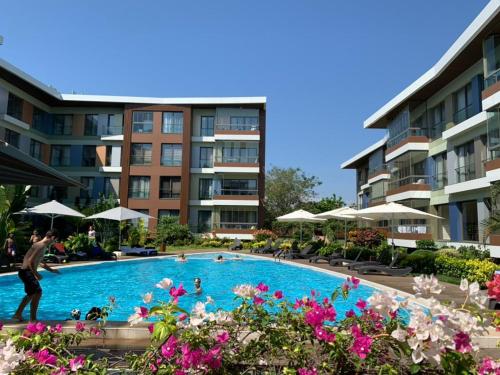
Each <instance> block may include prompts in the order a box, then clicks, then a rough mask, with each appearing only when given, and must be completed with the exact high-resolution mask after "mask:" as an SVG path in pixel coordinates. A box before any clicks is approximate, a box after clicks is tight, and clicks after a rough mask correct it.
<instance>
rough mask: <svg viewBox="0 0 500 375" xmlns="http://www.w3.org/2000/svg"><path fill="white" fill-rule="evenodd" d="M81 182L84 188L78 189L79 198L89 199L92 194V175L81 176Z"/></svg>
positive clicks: (93, 179)
mask: <svg viewBox="0 0 500 375" xmlns="http://www.w3.org/2000/svg"><path fill="white" fill-rule="evenodd" d="M80 181H81V183H82V185H83V186H84V188H82V189H80V198H82V199H87V200H88V199H91V198H92V197H93V196H94V181H95V178H94V177H82V178H81V180H80Z"/></svg>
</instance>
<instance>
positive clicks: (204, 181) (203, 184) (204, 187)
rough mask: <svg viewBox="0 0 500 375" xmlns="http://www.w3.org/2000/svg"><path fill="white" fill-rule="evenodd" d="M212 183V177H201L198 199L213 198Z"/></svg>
mask: <svg viewBox="0 0 500 375" xmlns="http://www.w3.org/2000/svg"><path fill="white" fill-rule="evenodd" d="M212 184H213V180H212V179H211V178H200V185H199V193H198V199H201V200H203V199H212Z"/></svg>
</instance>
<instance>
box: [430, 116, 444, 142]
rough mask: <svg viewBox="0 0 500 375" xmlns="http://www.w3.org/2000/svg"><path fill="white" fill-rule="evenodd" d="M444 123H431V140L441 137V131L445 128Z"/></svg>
mask: <svg viewBox="0 0 500 375" xmlns="http://www.w3.org/2000/svg"><path fill="white" fill-rule="evenodd" d="M445 126H446V123H445V122H444V121H442V122H440V123H438V124H433V125H431V128H430V129H429V135H430V138H431V139H432V140H436V139H439V138H441V137H442V135H443V132H444V131H445V130H446V128H445Z"/></svg>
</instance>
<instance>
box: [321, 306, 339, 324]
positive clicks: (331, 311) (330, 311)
mask: <svg viewBox="0 0 500 375" xmlns="http://www.w3.org/2000/svg"><path fill="white" fill-rule="evenodd" d="M323 313H324V316H325V320H329V321H331V322H333V321H334V320H335V319H337V311H335V308H334V307H333V306H327V307H326V308H324V310H323Z"/></svg>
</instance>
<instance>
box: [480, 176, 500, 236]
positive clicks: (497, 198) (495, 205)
mask: <svg viewBox="0 0 500 375" xmlns="http://www.w3.org/2000/svg"><path fill="white" fill-rule="evenodd" d="M490 194H491V215H490V217H489V218H488V219H485V220H484V221H483V222H482V223H481V224H482V225H483V227H484V232H485V233H484V234H485V239H486V237H488V236H489V235H490V234H495V233H498V232H499V231H500V182H498V181H497V182H494V183H492V184H491V188H490Z"/></svg>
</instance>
